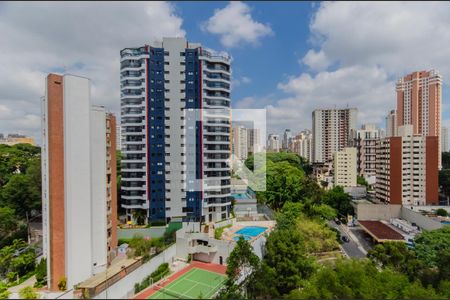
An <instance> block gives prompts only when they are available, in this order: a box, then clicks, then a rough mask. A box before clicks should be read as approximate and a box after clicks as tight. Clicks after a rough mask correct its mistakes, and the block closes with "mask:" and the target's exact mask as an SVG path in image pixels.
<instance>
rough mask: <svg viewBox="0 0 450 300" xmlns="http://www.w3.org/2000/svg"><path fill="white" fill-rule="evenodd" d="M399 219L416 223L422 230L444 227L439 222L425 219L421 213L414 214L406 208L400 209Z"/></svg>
mask: <svg viewBox="0 0 450 300" xmlns="http://www.w3.org/2000/svg"><path fill="white" fill-rule="evenodd" d="M401 218H402V219H405V220H406V221H408V222H410V223H416V225H417V226H419V227H420V228H421V229H424V230H434V229H439V228H442V227H444V224H442V223H441V222H439V221H436V220H433V219H432V218H429V217H426V216H424V215H422V214H421V213H418V212H415V211H413V210H411V209H409V208H407V207H402V209H401Z"/></svg>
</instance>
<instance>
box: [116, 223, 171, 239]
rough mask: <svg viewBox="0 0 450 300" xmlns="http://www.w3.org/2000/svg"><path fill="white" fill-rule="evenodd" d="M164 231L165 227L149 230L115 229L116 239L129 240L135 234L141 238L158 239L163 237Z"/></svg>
mask: <svg viewBox="0 0 450 300" xmlns="http://www.w3.org/2000/svg"><path fill="white" fill-rule="evenodd" d="M165 231H166V227H165V226H161V227H159V226H158V227H150V228H129V229H125V228H118V229H117V238H118V239H131V238H132V237H133V236H134V235H135V234H137V235H140V236H142V237H147V236H149V237H152V238H159V237H162V236H163V235H164V232H165Z"/></svg>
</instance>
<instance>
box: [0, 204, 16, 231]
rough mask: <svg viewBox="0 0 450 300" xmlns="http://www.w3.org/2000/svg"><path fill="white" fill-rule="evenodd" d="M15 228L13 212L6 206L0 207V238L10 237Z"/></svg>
mask: <svg viewBox="0 0 450 300" xmlns="http://www.w3.org/2000/svg"><path fill="white" fill-rule="evenodd" d="M17 228H18V224H17V219H16V213H15V210H14V209H12V208H10V207H8V206H5V207H0V238H4V237H6V236H8V235H10V234H11V233H12V232H14V231H15V230H16V229H17Z"/></svg>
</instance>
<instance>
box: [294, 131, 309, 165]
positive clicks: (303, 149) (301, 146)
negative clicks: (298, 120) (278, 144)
mask: <svg viewBox="0 0 450 300" xmlns="http://www.w3.org/2000/svg"><path fill="white" fill-rule="evenodd" d="M290 150H291V151H292V152H294V153H297V154H298V155H300V156H301V157H303V158H306V159H307V160H309V161H311V155H312V133H311V130H309V129H305V130H303V131H302V132H300V133H299V134H297V135H296V136H295V137H293V138H292V144H291V149H290Z"/></svg>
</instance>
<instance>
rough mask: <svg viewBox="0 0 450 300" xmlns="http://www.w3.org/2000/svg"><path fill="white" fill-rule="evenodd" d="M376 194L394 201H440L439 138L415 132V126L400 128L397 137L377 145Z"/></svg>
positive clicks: (424, 202) (420, 202) (381, 198)
mask: <svg viewBox="0 0 450 300" xmlns="http://www.w3.org/2000/svg"><path fill="white" fill-rule="evenodd" d="M376 157H377V165H376V166H377V171H376V178H377V179H376V184H375V193H376V198H377V200H379V201H381V202H386V203H390V204H403V205H431V204H438V202H439V197H438V140H437V137H436V136H427V137H425V136H423V135H421V134H413V126H412V125H405V126H399V127H398V134H397V136H394V137H386V138H384V139H380V140H379V141H378V145H377V155H376Z"/></svg>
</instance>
